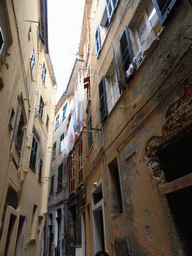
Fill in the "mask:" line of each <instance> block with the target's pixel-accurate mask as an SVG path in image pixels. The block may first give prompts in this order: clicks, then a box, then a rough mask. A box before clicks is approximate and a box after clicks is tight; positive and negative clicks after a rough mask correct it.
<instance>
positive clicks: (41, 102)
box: [39, 96, 45, 118]
mask: <svg viewBox="0 0 192 256" xmlns="http://www.w3.org/2000/svg"><path fill="white" fill-rule="evenodd" d="M44 105H45V104H44V101H43V98H42V96H41V97H40V102H39V115H40V117H41V118H43V108H44Z"/></svg>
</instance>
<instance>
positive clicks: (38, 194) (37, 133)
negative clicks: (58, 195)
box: [0, 0, 56, 256]
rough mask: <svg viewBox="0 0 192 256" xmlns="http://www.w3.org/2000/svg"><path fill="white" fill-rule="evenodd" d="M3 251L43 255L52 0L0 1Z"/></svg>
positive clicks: (51, 105) (51, 102)
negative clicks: (49, 36)
mask: <svg viewBox="0 0 192 256" xmlns="http://www.w3.org/2000/svg"><path fill="white" fill-rule="evenodd" d="M0 16H1V19H0V105H1V114H0V115H1V118H0V127H1V131H0V141H1V143H0V175H1V179H0V255H18V256H21V255H40V253H41V244H42V236H43V230H44V224H45V219H46V213H47V194H48V182H49V170H50V161H51V155H52V134H53V128H54V118H55V95H56V79H55V76H54V71H53V67H52V64H51V59H50V56H49V50H48V27H47V1H46V0H40V1H36V0H32V1H31V0H30V1H15V0H13V1H7V0H6V1H0Z"/></svg>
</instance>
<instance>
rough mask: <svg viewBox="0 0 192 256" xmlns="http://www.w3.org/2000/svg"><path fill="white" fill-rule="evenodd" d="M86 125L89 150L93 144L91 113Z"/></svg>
mask: <svg viewBox="0 0 192 256" xmlns="http://www.w3.org/2000/svg"><path fill="white" fill-rule="evenodd" d="M87 127H88V147H89V150H90V149H91V147H92V145H93V136H92V129H91V128H92V115H90V116H89V119H88V124H87Z"/></svg>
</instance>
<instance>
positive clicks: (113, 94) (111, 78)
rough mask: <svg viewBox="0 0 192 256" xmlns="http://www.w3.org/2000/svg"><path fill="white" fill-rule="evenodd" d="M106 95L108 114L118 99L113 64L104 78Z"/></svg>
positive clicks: (117, 86) (117, 87) (118, 94)
mask: <svg viewBox="0 0 192 256" xmlns="http://www.w3.org/2000/svg"><path fill="white" fill-rule="evenodd" d="M105 81H106V94H107V108H108V112H110V111H111V110H112V108H113V106H114V105H115V103H116V102H117V101H118V99H119V97H120V93H119V85H118V81H117V75H116V71H115V67H114V63H112V64H111V66H110V68H109V70H108V72H107V74H106V76H105Z"/></svg>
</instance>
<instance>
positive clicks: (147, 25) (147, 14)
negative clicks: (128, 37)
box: [135, 1, 162, 48]
mask: <svg viewBox="0 0 192 256" xmlns="http://www.w3.org/2000/svg"><path fill="white" fill-rule="evenodd" d="M152 28H155V30H156V32H157V33H158V32H159V30H161V28H162V26H161V25H160V22H159V19H158V16H157V13H156V10H155V8H154V6H153V4H152V2H151V1H150V2H149V4H148V5H147V7H146V9H145V11H144V12H143V15H142V17H141V19H140V21H139V23H138V24H137V26H136V32H135V33H136V40H137V44H138V46H139V48H141V46H142V44H143V43H144V42H145V40H146V39H147V37H148V35H149V34H150V32H151V30H152Z"/></svg>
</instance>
